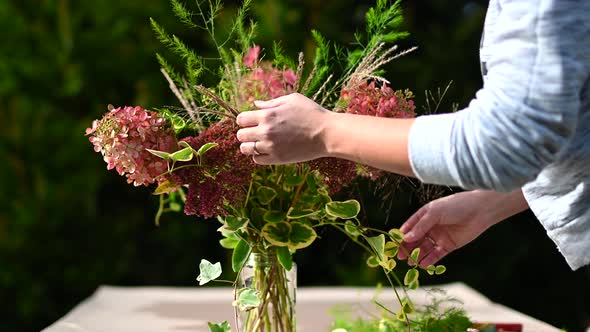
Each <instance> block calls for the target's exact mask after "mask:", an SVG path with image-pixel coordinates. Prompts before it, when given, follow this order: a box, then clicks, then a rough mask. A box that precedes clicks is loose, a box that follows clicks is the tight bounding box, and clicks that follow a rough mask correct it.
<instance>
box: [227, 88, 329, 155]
mask: <svg viewBox="0 0 590 332" xmlns="http://www.w3.org/2000/svg"><path fill="white" fill-rule="evenodd" d="M255 104H256V106H257V107H258V108H259V110H256V111H249V112H242V113H240V114H239V115H238V118H237V123H238V125H239V126H240V127H244V128H242V129H240V130H239V131H238V133H237V136H238V140H240V142H242V144H241V146H240V151H241V152H242V153H244V154H247V155H252V156H253V158H254V161H255V162H256V163H258V164H286V163H296V162H301V161H307V160H312V159H316V158H319V157H323V156H326V154H327V152H326V146H325V143H324V139H323V132H324V127H325V125H324V124H325V121H327V119H326V118H327V117H328V116H329V114H331V112H329V111H327V110H325V109H324V108H322V107H321V106H320V105H318V104H316V103H315V102H314V101H312V100H311V99H309V98H306V97H305V96H303V95H301V94H298V93H293V94H290V95H287V96H283V97H279V98H276V99H272V100H269V101H257V102H255Z"/></svg>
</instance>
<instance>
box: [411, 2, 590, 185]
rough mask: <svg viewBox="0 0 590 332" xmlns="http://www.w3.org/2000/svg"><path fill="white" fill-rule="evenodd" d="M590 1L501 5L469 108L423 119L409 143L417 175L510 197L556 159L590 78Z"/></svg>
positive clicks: (422, 178) (428, 179) (568, 135)
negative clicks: (481, 79) (584, 42)
mask: <svg viewBox="0 0 590 332" xmlns="http://www.w3.org/2000/svg"><path fill="white" fill-rule="evenodd" d="M588 3H590V2H588V1H575V0H569V1H566V0H536V1H532V0H531V1H524V0H520V1H519V0H505V1H500V5H501V11H500V13H499V14H498V15H499V16H498V17H497V22H496V27H495V29H494V36H493V37H492V38H493V43H492V45H490V47H491V49H490V52H491V55H490V57H489V59H488V61H487V67H488V74H487V77H486V80H485V83H484V87H483V88H482V89H481V90H480V91H478V92H477V94H476V98H475V99H473V100H472V101H471V103H470V104H469V106H468V107H467V108H466V109H463V110H461V111H459V112H456V113H452V114H442V115H430V116H422V117H419V118H417V119H416V121H415V122H414V124H413V126H412V128H411V131H410V137H409V146H408V149H409V158H410V162H411V164H412V169H413V171H414V173H415V174H416V176H417V177H418V178H419V179H420V180H422V181H423V182H427V183H437V184H445V185H452V186H460V187H463V188H465V189H476V188H479V189H491V190H496V191H511V190H513V189H516V188H520V187H522V186H523V185H524V184H525V183H527V182H530V181H532V180H534V179H535V177H536V176H537V175H538V174H539V173H540V171H541V170H542V169H543V168H544V167H545V166H546V165H548V164H550V163H551V162H553V161H554V160H556V159H557V158H559V155H560V152H561V151H563V148H564V146H565V145H566V144H567V142H568V141H569V140H570V138H571V137H572V135H573V133H574V132H575V129H576V122H577V118H578V113H579V109H580V104H581V102H580V99H581V97H580V94H581V91H582V88H583V86H584V84H585V83H586V80H587V78H588V67H587V66H588V63H589V62H590V61H589V60H590V59H589V55H588V54H590V48H589V46H588V45H580V44H579V43H578V41H581V40H586V39H587V37H586V35H587V34H588V31H590V30H589V29H590V25H589V23H588V20H587V18H588V17H589V16H588V15H590V6H589V5H588Z"/></svg>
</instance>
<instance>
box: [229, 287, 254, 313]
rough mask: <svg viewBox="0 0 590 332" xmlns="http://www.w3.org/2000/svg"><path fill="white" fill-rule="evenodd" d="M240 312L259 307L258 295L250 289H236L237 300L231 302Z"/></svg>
mask: <svg viewBox="0 0 590 332" xmlns="http://www.w3.org/2000/svg"><path fill="white" fill-rule="evenodd" d="M233 305H234V306H235V307H238V308H239V310H240V311H246V310H248V309H252V308H256V307H258V306H259V305H260V293H259V292H258V291H257V290H255V289H252V288H241V289H238V295H237V299H236V300H235V301H234V302H233Z"/></svg>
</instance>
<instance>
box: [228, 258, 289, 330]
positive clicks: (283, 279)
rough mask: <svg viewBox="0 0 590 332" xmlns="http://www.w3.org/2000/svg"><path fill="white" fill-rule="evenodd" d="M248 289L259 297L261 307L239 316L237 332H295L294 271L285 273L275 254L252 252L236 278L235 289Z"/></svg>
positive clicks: (243, 312) (240, 313)
mask: <svg viewBox="0 0 590 332" xmlns="http://www.w3.org/2000/svg"><path fill="white" fill-rule="evenodd" d="M243 287H248V288H252V289H254V290H256V291H257V292H258V294H259V296H260V305H259V306H257V307H255V308H251V309H249V310H246V311H241V312H239V315H238V331H240V332H295V330H296V328H295V325H296V324H295V296H296V289H297V267H296V266H295V263H293V266H292V267H291V270H289V271H287V270H286V269H285V268H284V267H283V266H282V265H281V264H280V263H279V261H278V258H277V255H276V252H263V253H261V252H252V253H251V254H250V257H249V259H248V262H247V263H246V264H245V265H244V267H243V268H242V271H241V272H240V275H239V278H238V289H239V288H243Z"/></svg>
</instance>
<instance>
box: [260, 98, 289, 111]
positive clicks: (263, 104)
mask: <svg viewBox="0 0 590 332" xmlns="http://www.w3.org/2000/svg"><path fill="white" fill-rule="evenodd" d="M290 96H291V95H285V96H281V97H277V98H275V99H271V100H256V101H254V105H256V107H258V108H262V109H264V108H273V107H278V106H281V105H283V104H285V103H286V102H287V101H288V100H289V99H290V98H291V97H290Z"/></svg>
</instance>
